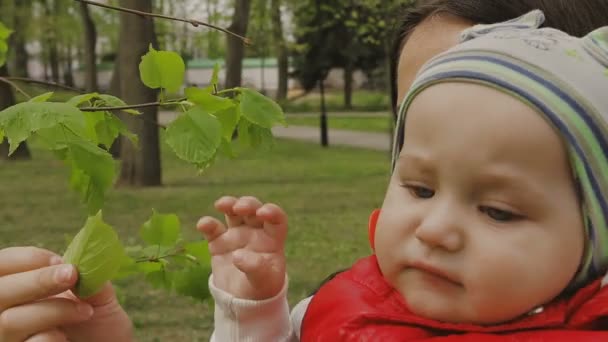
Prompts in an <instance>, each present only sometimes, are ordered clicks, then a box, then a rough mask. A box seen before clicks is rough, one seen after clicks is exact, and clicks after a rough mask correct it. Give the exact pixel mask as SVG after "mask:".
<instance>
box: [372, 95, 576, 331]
mask: <svg viewBox="0 0 608 342" xmlns="http://www.w3.org/2000/svg"><path fill="white" fill-rule="evenodd" d="M583 229H584V228H583V221H582V217H581V213H580V203H579V202H578V199H577V195H576V191H575V185H574V182H573V180H572V176H571V171H570V167H569V163H568V159H567V155H566V152H565V147H564V144H563V143H562V141H561V140H560V138H559V136H558V134H557V133H556V132H555V131H554V130H553V129H552V127H551V126H550V125H549V124H548V123H547V122H545V121H544V118H543V117H542V114H540V113H536V112H535V111H534V110H533V109H532V108H530V107H528V106H527V105H525V104H523V103H522V102H520V101H518V100H516V99H515V98H514V97H512V96H510V95H506V94H503V93H501V92H499V91H497V90H494V89H491V88H489V87H485V86H481V85H476V84H468V83H442V84H438V85H434V86H431V87H430V88H428V89H426V90H424V91H423V92H422V93H421V94H420V95H418V96H417V97H416V98H415V100H414V101H413V103H412V105H411V106H410V108H409V110H408V115H407V118H406V123H405V143H404V146H403V150H402V151H401V155H400V159H399V161H398V163H397V166H396V169H395V172H394V174H393V177H392V179H391V182H390V185H389V188H388V191H387V194H386V197H385V200H384V204H383V207H382V212H381V215H380V218H379V220H378V225H377V230H376V255H377V257H378V263H379V265H380V269H381V271H382V273H383V275H384V276H385V278H386V279H387V280H388V281H389V282H390V283H391V284H392V285H393V286H394V287H395V288H396V289H397V290H398V291H399V292H400V293H401V294H402V295H403V296H404V297H405V300H406V301H407V303H408V306H409V308H410V310H412V311H413V312H414V313H415V314H418V315H420V316H424V317H428V318H432V319H436V320H440V321H447V322H468V323H476V324H495V323H500V322H504V321H507V320H510V319H513V318H516V317H517V316H519V315H522V314H525V313H527V312H529V311H530V310H532V309H534V308H535V307H537V306H539V305H543V304H545V303H547V302H549V301H550V300H552V299H553V298H555V297H556V296H557V295H559V294H560V292H561V291H562V290H563V289H564V288H565V287H566V286H567V285H568V283H569V282H570V280H571V279H572V277H573V276H574V274H575V273H576V271H577V268H578V266H579V263H580V261H581V258H582V254H583V249H584V233H583Z"/></svg>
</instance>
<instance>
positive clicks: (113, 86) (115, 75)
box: [108, 51, 130, 159]
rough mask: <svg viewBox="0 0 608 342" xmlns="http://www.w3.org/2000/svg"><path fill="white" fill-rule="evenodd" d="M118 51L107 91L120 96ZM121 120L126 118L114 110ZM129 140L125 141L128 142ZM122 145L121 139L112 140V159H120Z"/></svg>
mask: <svg viewBox="0 0 608 342" xmlns="http://www.w3.org/2000/svg"><path fill="white" fill-rule="evenodd" d="M119 69H120V51H118V52H117V53H116V59H114V69H113V70H112V79H111V80H110V89H108V93H109V94H110V95H114V96H116V97H120V96H121V93H120V70H119ZM114 114H115V115H117V116H118V117H119V118H120V119H121V120H123V121H124V120H126V118H125V117H124V116H123V114H124V113H123V112H121V111H116V112H114ZM129 143H130V142H127V144H129ZM121 145H122V139H116V140H114V143H113V144H112V146H111V147H110V154H111V155H112V157H114V159H120V150H121V148H120V146H121Z"/></svg>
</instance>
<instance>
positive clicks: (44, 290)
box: [0, 264, 78, 312]
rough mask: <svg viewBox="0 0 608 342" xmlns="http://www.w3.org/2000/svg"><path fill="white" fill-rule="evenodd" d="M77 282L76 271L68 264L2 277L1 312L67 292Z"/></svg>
mask: <svg viewBox="0 0 608 342" xmlns="http://www.w3.org/2000/svg"><path fill="white" fill-rule="evenodd" d="M76 280H78V274H77V273H76V269H75V268H74V266H73V265H68V264H64V265H56V266H49V267H45V268H41V269H36V270H33V271H28V272H22V273H17V274H11V275H7V276H4V277H0V289H2V291H0V312H3V311H4V310H6V309H8V308H10V307H13V306H15V305H20V304H25V303H29V302H33V301H36V300H40V299H43V298H47V297H49V296H53V295H56V294H59V293H62V292H64V291H67V290H69V289H70V288H72V287H73V286H74V284H76Z"/></svg>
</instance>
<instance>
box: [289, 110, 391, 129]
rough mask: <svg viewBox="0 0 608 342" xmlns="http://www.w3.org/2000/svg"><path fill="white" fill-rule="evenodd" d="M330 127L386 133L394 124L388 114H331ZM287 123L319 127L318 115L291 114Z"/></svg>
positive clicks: (328, 120)
mask: <svg viewBox="0 0 608 342" xmlns="http://www.w3.org/2000/svg"><path fill="white" fill-rule="evenodd" d="M327 122H328V125H329V128H333V129H349V130H354V131H363V132H378V133H386V132H388V131H389V127H390V126H391V125H392V122H391V117H390V116H389V115H388V113H387V115H375V116H349V115H347V114H343V115H332V114H329V115H328V118H327ZM287 123H288V124H289V125H294V126H312V127H319V117H318V116H297V115H289V116H288V117H287Z"/></svg>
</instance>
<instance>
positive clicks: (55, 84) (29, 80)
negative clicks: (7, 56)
mask: <svg viewBox="0 0 608 342" xmlns="http://www.w3.org/2000/svg"><path fill="white" fill-rule="evenodd" d="M4 78H5V79H7V80H11V81H19V82H25V83H34V84H41V85H46V86H51V87H55V88H60V89H65V90H69V91H73V92H75V93H82V94H83V93H84V92H85V91H84V90H82V89H78V88H74V87H69V86H66V85H63V84H59V83H55V82H47V81H42V80H35V79H32V78H25V77H4Z"/></svg>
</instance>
